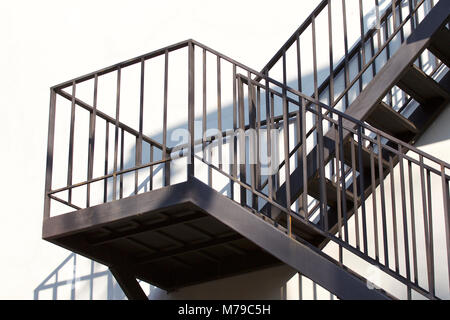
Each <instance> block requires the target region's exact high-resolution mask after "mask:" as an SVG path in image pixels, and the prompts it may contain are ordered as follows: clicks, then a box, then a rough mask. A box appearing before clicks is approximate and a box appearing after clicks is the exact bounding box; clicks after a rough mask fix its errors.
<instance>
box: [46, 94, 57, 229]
mask: <svg viewBox="0 0 450 320" xmlns="http://www.w3.org/2000/svg"><path fill="white" fill-rule="evenodd" d="M55 116H56V92H55V90H53V89H51V90H50V107H49V116H48V118H49V119H48V138H47V163H46V171H45V196H44V199H45V200H44V220H45V219H48V218H50V209H51V199H50V197H49V196H48V192H50V191H51V189H52V179H53V150H54V143H55Z"/></svg>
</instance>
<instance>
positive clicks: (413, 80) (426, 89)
mask: <svg viewBox="0 0 450 320" xmlns="http://www.w3.org/2000/svg"><path fill="white" fill-rule="evenodd" d="M397 86H398V87H399V88H400V89H402V90H403V91H405V92H406V93H407V94H409V95H410V96H412V97H413V98H414V99H415V100H416V101H417V102H419V103H423V104H425V103H428V102H432V101H443V100H447V99H448V98H449V96H450V95H449V93H448V92H447V91H446V90H445V89H444V88H442V87H441V86H440V85H439V84H438V83H437V82H436V81H434V80H433V78H431V77H430V76H428V75H427V74H426V73H425V72H423V71H422V70H420V69H419V68H418V67H417V66H416V65H411V66H410V67H409V68H408V70H407V71H406V72H405V74H404V75H403V76H402V78H401V79H400V81H399V82H398V84H397Z"/></svg>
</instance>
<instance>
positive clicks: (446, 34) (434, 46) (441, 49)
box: [429, 27, 450, 67]
mask: <svg viewBox="0 0 450 320" xmlns="http://www.w3.org/2000/svg"><path fill="white" fill-rule="evenodd" d="M429 50H430V51H431V52H432V53H433V54H434V55H435V56H436V57H438V58H439V59H440V60H441V61H442V62H443V63H445V64H446V65H447V66H449V67H450V31H449V30H448V29H447V28H445V27H444V28H442V29H441V30H440V31H438V32H437V33H436V34H435V35H434V37H433V39H432V41H431V45H430V47H429Z"/></svg>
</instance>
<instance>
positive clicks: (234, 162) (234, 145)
mask: <svg viewBox="0 0 450 320" xmlns="http://www.w3.org/2000/svg"><path fill="white" fill-rule="evenodd" d="M236 95H237V88H236V65H235V64H233V133H236V130H237V102H236ZM231 138H232V139H233V141H232V143H231V147H232V148H233V150H232V154H233V159H232V165H231V166H232V169H231V172H232V176H233V177H234V178H235V179H237V138H236V135H235V134H233V136H232V137H231ZM230 186H231V198H232V199H234V182H233V181H232V180H231V182H230Z"/></svg>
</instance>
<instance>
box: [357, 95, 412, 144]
mask: <svg viewBox="0 0 450 320" xmlns="http://www.w3.org/2000/svg"><path fill="white" fill-rule="evenodd" d="M366 122H367V123H369V124H370V125H371V126H373V127H375V128H378V129H380V130H381V131H384V132H387V133H389V134H390V135H392V136H395V137H404V136H408V135H409V136H411V135H415V134H417V133H418V132H419V130H418V129H417V127H416V126H415V125H414V123H412V122H411V121H410V120H408V119H407V118H406V117H404V116H403V115H401V114H400V113H398V112H397V111H395V110H394V109H392V107H390V106H389V105H387V104H386V103H384V102H383V101H381V102H380V103H378V104H377V105H376V106H375V108H374V110H373V111H372V112H371V113H370V115H369V116H368V118H367V119H366Z"/></svg>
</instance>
